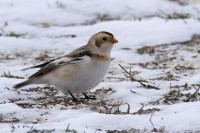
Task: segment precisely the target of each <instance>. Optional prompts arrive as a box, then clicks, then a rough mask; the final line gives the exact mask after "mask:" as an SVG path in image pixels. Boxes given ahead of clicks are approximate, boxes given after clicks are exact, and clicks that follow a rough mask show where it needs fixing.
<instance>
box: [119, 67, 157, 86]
mask: <svg viewBox="0 0 200 133" xmlns="http://www.w3.org/2000/svg"><path fill="white" fill-rule="evenodd" d="M119 66H120V67H121V69H122V70H124V71H125V72H126V74H127V75H126V74H125V76H126V77H127V78H129V79H131V81H136V82H138V83H140V84H141V85H142V86H143V87H145V88H148V89H155V90H160V89H159V88H158V87H156V86H153V85H149V84H145V83H143V82H144V81H143V80H138V79H135V78H134V77H133V75H132V74H131V71H130V72H128V71H127V70H126V69H125V68H124V67H123V66H122V65H121V64H119Z"/></svg>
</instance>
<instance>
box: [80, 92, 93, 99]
mask: <svg viewBox="0 0 200 133" xmlns="http://www.w3.org/2000/svg"><path fill="white" fill-rule="evenodd" d="M82 94H83V95H84V96H85V98H84V99H91V100H96V99H97V98H96V97H89V96H87V95H86V94H85V93H84V92H83V93H82Z"/></svg>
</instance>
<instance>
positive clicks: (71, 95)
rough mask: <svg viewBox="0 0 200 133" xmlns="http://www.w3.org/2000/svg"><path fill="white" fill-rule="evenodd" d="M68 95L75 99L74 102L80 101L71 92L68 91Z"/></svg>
mask: <svg viewBox="0 0 200 133" xmlns="http://www.w3.org/2000/svg"><path fill="white" fill-rule="evenodd" d="M68 93H69V94H70V96H71V97H72V98H73V101H78V99H77V98H76V97H75V96H74V95H73V94H72V93H71V92H70V91H68Z"/></svg>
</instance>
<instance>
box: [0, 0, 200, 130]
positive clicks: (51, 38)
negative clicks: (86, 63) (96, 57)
mask: <svg viewBox="0 0 200 133" xmlns="http://www.w3.org/2000/svg"><path fill="white" fill-rule="evenodd" d="M181 1H184V0H180V1H179V0H148V1H147V0H132V1H130V0H123V1H122V0H88V1H83V0H67V1H64V0H44V1H41V0H29V1H27V0H18V1H16V0H1V1H0V16H1V18H0V69H1V71H0V132H1V133H6V132H19V133H22V132H34V133H35V132H56V133H57V132H69V131H71V132H80V133H82V132H86V133H90V132H91V133H93V132H97V133H100V132H110V131H124V132H125V131H127V132H151V131H155V132H195V131H200V115H199V112H200V90H199V88H200V1H199V0H190V1H189V0H188V1H186V2H185V3H184V4H180V3H181ZM99 31H109V32H111V33H113V34H114V35H115V37H116V38H117V40H118V41H119V43H118V44H117V45H115V46H114V48H113V51H112V57H113V60H112V64H111V67H110V70H109V73H108V74H107V75H106V78H105V79H104V80H103V82H102V83H101V84H99V85H98V86H97V87H95V88H94V89H93V90H91V92H88V94H89V95H94V96H96V97H97V100H92V101H85V102H80V103H74V102H73V101H72V100H71V98H70V96H64V95H63V94H62V93H61V92H59V91H57V90H56V89H55V88H54V87H49V86H46V85H32V86H27V87H24V88H23V89H20V90H14V89H13V88H12V86H13V85H14V84H16V83H19V82H21V81H23V80H24V78H27V77H28V76H30V75H31V74H32V73H34V72H35V71H37V70H35V69H33V70H27V71H21V69H23V68H26V67H29V66H32V65H35V64H38V63H41V62H44V61H46V60H49V59H52V58H56V57H59V56H62V55H64V54H67V53H68V52H70V51H71V50H73V49H76V48H78V47H80V46H82V45H84V44H86V43H87V41H88V39H89V37H90V36H91V35H92V34H94V33H96V32H99ZM119 64H120V65H121V67H120V65H119ZM125 70H126V71H125ZM79 97H82V96H81V95H79Z"/></svg>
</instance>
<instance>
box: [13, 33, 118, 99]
mask: <svg viewBox="0 0 200 133" xmlns="http://www.w3.org/2000/svg"><path fill="white" fill-rule="evenodd" d="M117 42H118V41H117V40H116V39H115V37H114V36H113V34H111V33H109V32H106V31H101V32H98V33H96V34H94V35H92V36H91V38H90V39H89V41H88V43H87V44H86V45H84V46H82V47H80V48H78V49H76V50H74V51H72V52H71V53H69V54H67V55H64V56H62V57H58V58H55V59H52V60H50V61H47V62H45V63H42V64H39V65H36V66H32V67H30V68H25V69H23V70H27V69H32V68H40V70H38V71H37V72H36V73H34V74H33V75H31V76H30V77H29V78H28V79H27V80H26V81H24V82H21V83H19V84H16V85H14V86H13V87H14V88H21V87H24V86H27V85H31V84H49V85H54V86H55V87H56V88H58V89H59V90H61V91H62V92H63V93H64V94H70V95H71V96H72V98H73V100H77V99H76V98H75V97H74V95H73V94H74V93H82V94H83V95H84V96H85V98H86V99H92V98H91V97H88V96H87V95H86V94H85V93H84V92H86V91H89V90H91V89H92V88H94V87H95V86H97V85H98V84H99V83H100V82H101V81H102V79H103V78H104V76H105V75H106V73H107V71H108V68H109V66H110V61H111V56H110V53H111V50H112V47H113V44H115V43H117Z"/></svg>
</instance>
